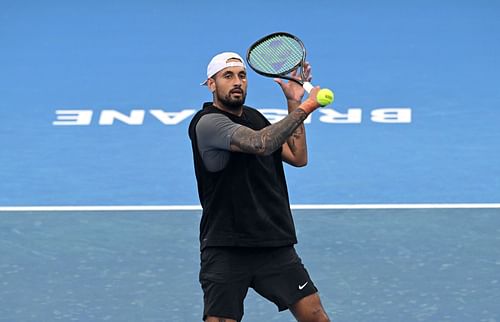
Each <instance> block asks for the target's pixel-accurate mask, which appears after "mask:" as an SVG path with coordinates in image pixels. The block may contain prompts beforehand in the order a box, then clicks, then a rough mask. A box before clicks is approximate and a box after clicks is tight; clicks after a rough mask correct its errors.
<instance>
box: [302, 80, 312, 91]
mask: <svg viewBox="0 0 500 322" xmlns="http://www.w3.org/2000/svg"><path fill="white" fill-rule="evenodd" d="M302 87H304V89H305V90H306V92H307V93H310V92H311V91H312V89H313V88H314V86H313V84H311V83H309V82H304V84H303V85H302Z"/></svg>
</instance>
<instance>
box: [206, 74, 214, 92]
mask: <svg viewBox="0 0 500 322" xmlns="http://www.w3.org/2000/svg"><path fill="white" fill-rule="evenodd" d="M207 86H208V89H209V90H210V92H212V93H213V92H215V80H214V79H213V78H212V77H210V78H209V79H208V81H207Z"/></svg>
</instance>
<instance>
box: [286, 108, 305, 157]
mask: <svg viewBox="0 0 500 322" xmlns="http://www.w3.org/2000/svg"><path fill="white" fill-rule="evenodd" d="M287 103H288V113H291V112H293V111H295V110H296V109H297V108H298V107H299V106H300V101H294V100H288V101H287ZM286 143H287V145H288V147H289V148H290V152H291V153H292V154H293V157H294V158H295V159H296V160H297V161H300V163H306V162H307V145H306V131H305V126H304V123H303V122H302V123H301V124H300V125H299V126H298V127H297V128H296V129H295V130H294V131H293V133H292V135H291V136H289V137H288V139H287V140H286Z"/></svg>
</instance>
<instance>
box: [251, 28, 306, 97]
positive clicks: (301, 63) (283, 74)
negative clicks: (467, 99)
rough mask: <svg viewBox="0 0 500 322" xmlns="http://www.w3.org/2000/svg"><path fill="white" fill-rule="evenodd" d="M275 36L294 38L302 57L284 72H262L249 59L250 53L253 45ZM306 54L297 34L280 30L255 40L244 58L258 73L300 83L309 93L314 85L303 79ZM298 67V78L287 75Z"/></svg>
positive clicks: (255, 45)
mask: <svg viewBox="0 0 500 322" xmlns="http://www.w3.org/2000/svg"><path fill="white" fill-rule="evenodd" d="M276 36H285V37H288V38H292V39H293V40H295V41H296V42H297V43H298V44H299V45H300V47H301V48H302V59H301V60H300V61H299V62H298V63H297V64H296V65H295V66H293V67H292V68H290V69H288V70H286V71H284V72H281V73H277V74H272V73H266V72H263V71H261V70H259V69H257V68H256V67H254V66H253V65H252V63H251V61H250V55H251V52H252V50H253V49H254V48H255V47H257V46H259V45H260V44H261V43H263V42H264V41H266V40H268V39H270V38H273V37H276ZM306 55H307V52H306V47H305V46H304V43H303V42H302V40H300V39H299V38H298V37H297V36H295V35H292V34H290V33H288V32H284V31H280V32H275V33H272V34H269V35H267V36H264V37H262V38H261V39H259V40H257V41H256V42H254V43H253V44H252V45H251V46H250V47H249V48H248V50H247V55H246V59H247V62H248V66H250V68H252V69H253V70H254V71H255V72H256V73H257V74H260V75H262V76H266V77H278V78H281V79H286V80H289V81H293V82H295V83H297V84H299V85H302V86H303V87H304V89H305V90H306V91H307V92H308V93H309V92H310V91H311V90H312V89H313V87H314V86H313V85H312V84H311V83H309V82H308V81H306V79H305V75H304V65H305V62H306ZM299 68H300V80H298V79H295V78H292V77H290V76H288V74H290V73H291V72H293V71H294V70H297V69H299Z"/></svg>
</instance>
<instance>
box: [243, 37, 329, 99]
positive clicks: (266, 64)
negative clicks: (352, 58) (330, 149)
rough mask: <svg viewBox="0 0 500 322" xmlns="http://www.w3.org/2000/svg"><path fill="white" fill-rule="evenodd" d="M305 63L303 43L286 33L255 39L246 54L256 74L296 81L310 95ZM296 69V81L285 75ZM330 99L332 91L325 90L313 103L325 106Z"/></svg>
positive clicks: (311, 87) (310, 87)
mask: <svg viewBox="0 0 500 322" xmlns="http://www.w3.org/2000/svg"><path fill="white" fill-rule="evenodd" d="M305 61H306V48H305V47H304V44H303V43H302V41H301V40H300V39H299V38H297V37H296V36H294V35H292V34H289V33H286V32H276V33H273V34H270V35H267V36H265V37H264V38H261V39H259V40H257V41H256V42H255V43H254V44H253V45H252V46H250V48H249V49H248V52H247V62H248V65H249V66H250V67H251V68H252V69H253V70H254V71H255V72H257V73H258V74H260V75H263V76H267V77H278V78H282V79H286V80H289V81H293V82H296V83H298V84H300V85H302V86H303V87H304V89H305V90H306V91H307V92H308V93H310V92H311V90H312V89H313V88H314V86H313V85H312V84H311V83H310V82H308V81H307V79H306V77H305V74H304V64H305ZM299 68H300V79H299V80H298V79H296V78H293V77H290V76H288V74H290V73H291V72H293V71H295V70H297V69H299ZM333 98H334V95H333V92H332V91H331V90H329V89H326V88H324V89H321V90H320V91H319V92H318V94H317V97H316V100H317V101H318V103H319V104H321V105H322V106H326V105H328V104H331V103H332V102H333Z"/></svg>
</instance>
